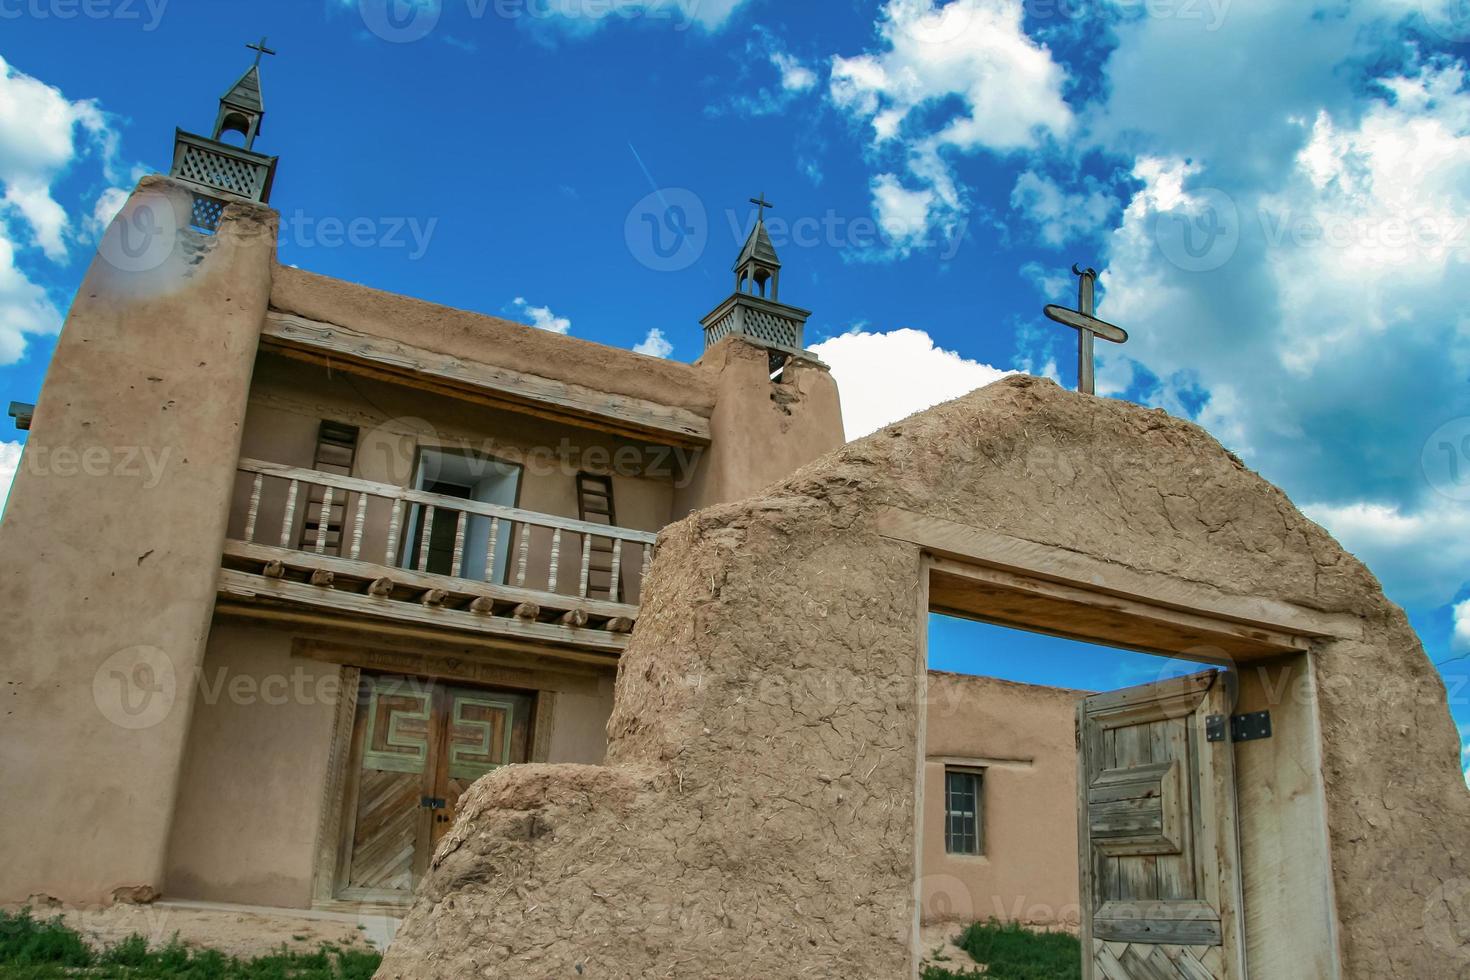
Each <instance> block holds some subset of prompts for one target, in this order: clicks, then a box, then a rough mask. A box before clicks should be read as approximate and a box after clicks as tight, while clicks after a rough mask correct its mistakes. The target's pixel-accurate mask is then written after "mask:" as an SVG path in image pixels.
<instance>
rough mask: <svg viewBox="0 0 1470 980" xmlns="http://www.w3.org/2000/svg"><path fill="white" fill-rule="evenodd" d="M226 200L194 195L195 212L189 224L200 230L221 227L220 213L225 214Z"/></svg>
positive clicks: (210, 230)
mask: <svg viewBox="0 0 1470 980" xmlns="http://www.w3.org/2000/svg"><path fill="white" fill-rule="evenodd" d="M224 211H225V202H224V201H221V200H219V199H218V198H213V197H205V196H204V195H203V194H195V195H194V214H193V216H192V217H191V219H190V221H189V224H191V225H193V226H194V227H195V228H198V229H199V230H200V231H209V232H212V231H215V230H216V229H218V228H219V219H220V215H222V214H224Z"/></svg>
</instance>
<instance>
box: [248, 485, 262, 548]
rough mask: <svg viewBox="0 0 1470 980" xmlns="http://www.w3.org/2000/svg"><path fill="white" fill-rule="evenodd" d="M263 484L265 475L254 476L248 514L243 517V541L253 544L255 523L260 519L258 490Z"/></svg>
mask: <svg viewBox="0 0 1470 980" xmlns="http://www.w3.org/2000/svg"><path fill="white" fill-rule="evenodd" d="M264 483H265V474H264V473H257V474H255V484H254V485H253V486H252V487H251V488H250V513H248V514H246V515H245V541H246V542H247V543H249V544H254V543H255V522H256V519H257V518H259V517H260V488H261V486H262V485H264Z"/></svg>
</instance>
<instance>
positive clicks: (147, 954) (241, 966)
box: [0, 909, 382, 980]
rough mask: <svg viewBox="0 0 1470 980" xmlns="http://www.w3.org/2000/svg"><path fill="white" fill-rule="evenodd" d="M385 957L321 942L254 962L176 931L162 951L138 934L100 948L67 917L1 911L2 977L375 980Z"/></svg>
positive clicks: (28, 979) (10, 979) (12, 979)
mask: <svg viewBox="0 0 1470 980" xmlns="http://www.w3.org/2000/svg"><path fill="white" fill-rule="evenodd" d="M381 961H382V957H381V956H379V955H378V954H377V953H375V952H372V951H370V950H351V949H340V948H338V947H336V946H332V945H329V944H325V943H324V944H322V946H321V948H320V949H318V950H317V951H316V952H314V953H293V952H288V951H287V950H286V949H285V948H284V947H282V949H281V951H280V952H278V953H272V954H271V955H269V956H261V957H257V958H255V959H251V960H241V959H236V958H235V957H232V956H225V955H224V954H223V953H220V952H218V951H217V950H212V949H211V950H196V949H190V948H188V947H187V946H184V945H183V944H181V943H180V942H179V941H178V939H177V937H176V938H175V939H174V940H173V941H172V942H170V943H169V944H168V945H167V946H164V947H162V948H161V949H152V950H150V949H149V948H148V941H147V940H146V939H144V938H143V937H142V936H139V935H132V936H129V937H128V938H127V939H124V940H123V941H122V942H120V943H117V944H116V945H114V946H109V947H107V948H106V949H103V950H100V951H98V950H94V949H92V948H91V947H90V946H88V945H87V943H86V942H85V941H84V940H83V939H82V937H81V935H80V934H79V933H77V932H76V931H75V930H73V929H71V928H68V927H67V926H66V924H65V923H63V922H62V920H61V918H60V917H59V916H58V917H57V918H54V919H50V920H41V919H36V918H34V917H33V916H32V915H31V911H30V909H22V910H21V911H20V912H19V913H17V914H15V915H9V914H7V913H5V912H3V911H0V980H60V978H69V977H90V978H104V977H105V978H107V980H159V978H171V980H370V978H371V977H372V975H373V973H374V972H376V970H377V969H378V964H379V963H380V962H381Z"/></svg>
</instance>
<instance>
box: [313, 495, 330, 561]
mask: <svg viewBox="0 0 1470 980" xmlns="http://www.w3.org/2000/svg"><path fill="white" fill-rule="evenodd" d="M331 517H332V488H331V487H324V488H323V489H322V506H321V509H320V510H318V511H317V512H316V553H317V554H319V555H324V554H326V553H327V524H328V523H330V521H331Z"/></svg>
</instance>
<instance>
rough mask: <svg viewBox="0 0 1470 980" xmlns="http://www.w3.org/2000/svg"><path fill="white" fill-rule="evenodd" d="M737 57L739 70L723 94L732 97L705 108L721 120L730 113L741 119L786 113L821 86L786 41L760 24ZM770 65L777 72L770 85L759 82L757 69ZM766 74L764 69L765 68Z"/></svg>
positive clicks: (812, 72)
mask: <svg viewBox="0 0 1470 980" xmlns="http://www.w3.org/2000/svg"><path fill="white" fill-rule="evenodd" d="M735 57H736V68H735V71H734V73H733V75H732V77H730V78H729V79H728V83H727V84H726V85H723V86H721V90H722V91H726V90H728V92H729V94H728V95H726V96H725V97H724V98H723V99H721V100H719V101H717V102H713V103H711V104H710V105H708V106H706V107H705V110H704V111H705V115H707V116H711V117H719V116H722V115H724V114H726V113H734V114H736V115H741V116H752V117H754V116H773V115H776V114H778V113H782V112H785V111H786V109H788V108H789V107H790V106H791V104H792V103H794V102H795V101H796V100H797V99H799V98H801V97H802V96H803V95H806V94H807V93H808V92H810V91H812V89H814V88H816V87H817V82H818V81H819V79H818V77H817V73H816V71H814V70H813V69H811V68H808V67H807V66H806V65H805V64H803V63H802V61H801V59H799V58H797V57H796V56H795V55H793V54H791V53H790V52H789V51H787V50H786V48H785V45H784V42H783V41H782V40H781V38H779V37H777V36H776V35H775V34H773V33H772V32H771V31H769V30H767V29H766V28H764V27H761V26H759V25H757V26H756V27H755V28H754V30H752V31H751V36H750V38H749V40H747V41H746V43H745V46H744V48H743V49H741V51H740V52H739V53H737V55H736V56H735ZM763 64H769V65H770V67H771V68H772V69H774V71H775V78H774V80H773V81H770V82H763V81H758V80H757V79H756V78H755V77H754V76H755V75H756V74H757V68H756V67H755V66H761V65H763ZM761 70H762V71H763V68H762V69H761Z"/></svg>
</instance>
